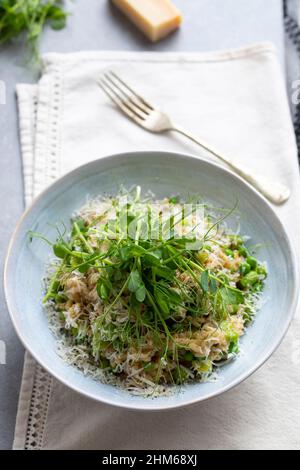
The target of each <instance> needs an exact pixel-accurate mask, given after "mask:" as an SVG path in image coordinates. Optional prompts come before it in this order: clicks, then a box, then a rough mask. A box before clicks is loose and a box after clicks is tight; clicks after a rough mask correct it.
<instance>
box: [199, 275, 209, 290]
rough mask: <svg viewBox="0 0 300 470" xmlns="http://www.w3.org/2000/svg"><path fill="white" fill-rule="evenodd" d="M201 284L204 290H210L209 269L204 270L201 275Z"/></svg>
mask: <svg viewBox="0 0 300 470" xmlns="http://www.w3.org/2000/svg"><path fill="white" fill-rule="evenodd" d="M200 285H201V287H202V289H203V290H204V292H208V291H209V274H208V271H203V273H202V274H201V276H200Z"/></svg>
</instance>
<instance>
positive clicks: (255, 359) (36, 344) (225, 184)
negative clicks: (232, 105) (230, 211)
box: [5, 152, 298, 410]
mask: <svg viewBox="0 0 300 470" xmlns="http://www.w3.org/2000/svg"><path fill="white" fill-rule="evenodd" d="M137 184H138V185H140V186H142V189H143V190H144V191H147V190H149V189H150V190H151V191H153V192H154V193H155V195H156V196H157V197H164V196H169V195H174V194H182V195H187V194H201V195H202V196H203V197H204V198H205V199H207V200H209V201H212V202H213V203H214V204H216V205H218V206H220V205H221V206H225V207H227V208H231V207H232V206H233V205H234V203H235V202H236V200H237V199H238V208H239V211H240V213H241V220H240V223H241V232H242V233H243V234H248V235H249V236H250V237H251V244H256V243H264V244H265V245H264V246H263V247H262V248H261V250H260V251H259V258H260V259H261V260H264V261H266V262H267V264H268V270H269V276H268V278H267V282H266V289H265V291H264V294H263V296H264V298H265V299H266V302H265V303H264V304H263V306H262V308H261V310H260V311H259V313H258V315H257V317H256V319H255V321H254V323H253V325H252V326H251V327H249V328H248V330H247V333H246V334H245V335H244V336H243V338H242V340H241V348H242V351H243V354H241V355H240V356H239V357H238V358H237V359H236V360H235V361H233V362H232V363H230V364H228V365H226V366H224V367H223V368H221V370H220V372H219V378H218V380H216V381H214V382H207V383H203V384H194V385H187V386H184V387H182V390H181V392H180V393H176V394H174V395H171V396H169V397H159V398H143V397H136V396H133V395H130V394H129V393H127V392H126V391H123V390H120V389H118V388H116V387H114V386H110V385H105V384H102V383H100V382H97V381H94V380H92V379H91V378H89V377H86V376H84V375H83V374H82V373H81V372H79V371H78V370H77V369H76V368H75V367H72V366H69V365H67V364H66V363H65V362H64V361H63V360H62V359H61V358H60V357H59V356H58V355H57V353H56V340H55V338H54V337H53V335H52V333H51V332H50V330H49V328H48V324H47V318H46V314H45V312H44V311H43V308H42V304H41V298H42V295H43V294H42V291H43V284H42V279H43V277H44V274H45V265H46V263H47V261H48V260H49V253H50V249H49V246H48V245H47V244H45V243H43V242H42V241H40V240H37V239H35V240H34V241H33V243H31V244H30V243H29V242H28V235H27V232H28V231H29V230H35V231H38V232H40V233H42V234H44V235H45V236H46V237H48V238H50V239H52V240H54V239H55V230H54V229H53V227H51V224H55V223H57V222H58V221H64V222H65V223H68V221H69V218H70V216H71V214H72V213H73V212H74V211H75V210H76V209H78V208H80V207H81V206H82V205H83V203H84V202H85V201H86V198H87V196H89V197H93V196H97V195H99V194H103V193H109V194H115V193H116V192H117V191H118V190H119V187H120V185H125V186H126V187H131V186H133V185H137ZM297 292H298V276H297V270H296V261H295V255H294V253H293V250H292V248H291V245H290V242H289V239H288V237H287V234H286V232H285V230H284V228H283V226H282V224H281V223H280V221H279V219H278V218H277V216H276V215H275V213H274V212H273V210H272V208H271V206H270V205H269V204H268V203H267V202H266V201H265V199H263V198H262V197H261V196H260V195H259V194H258V193H257V192H256V191H255V190H253V189H252V188H251V187H250V186H249V185H247V184H246V183H244V181H242V180H241V179H240V178H239V177H237V176H235V175H234V174H233V173H231V172H230V171H228V170H224V169H223V168H221V167H220V166H218V165H215V164H213V163H209V162H207V161H204V160H201V159H199V158H195V157H191V156H186V155H180V154H175V153H164V152H138V153H126V154H120V155H114V156H111V157H106V158H102V159H100V160H97V161H94V162H92V163H88V164H87V165H84V166H82V167H80V168H78V169H76V170H75V171H72V172H71V173H69V174H67V175H66V176H64V177H63V178H61V179H60V180H58V181H56V182H55V183H54V184H53V185H52V186H50V187H49V188H48V189H47V190H46V191H44V192H43V193H42V194H41V195H40V196H39V197H38V198H37V199H36V200H35V201H34V203H33V204H32V206H31V207H30V208H29V209H28V210H27V211H26V212H25V214H24V215H23V217H22V218H21V220H20V222H19V224H18V226H17V228H16V230H15V233H14V235H13V237H12V240H11V242H10V246H9V250H8V255H7V260H6V266H5V294H6V299H7V304H8V308H9V311H10V315H11V318H12V321H13V324H14V326H15V329H16V331H17V333H18V335H19V337H20V339H21V340H22V342H23V344H24V345H25V347H26V348H27V349H28V350H29V351H30V353H31V354H32V355H33V356H34V357H35V359H36V360H37V361H38V362H39V363H40V364H41V365H42V366H43V367H44V368H45V369H47V370H48V371H49V372H50V373H51V374H52V375H54V376H55V377H56V378H57V379H59V380H60V381H61V382H63V383H64V384H65V385H67V386H69V387H71V388H72V389H74V390H76V391H78V392H80V393H82V394H83V395H86V396H88V397H90V398H93V399H95V400H98V401H101V402H105V403H109V404H112V405H117V406H121V407H125V408H133V409H142V410H161V409H168V408H176V407H180V406H184V405H188V404H191V403H195V402H198V401H201V400H205V399H207V398H210V397H213V396H215V395H218V394H220V393H223V392H225V391H226V390H229V389H230V388H232V387H233V386H235V385H237V384H238V383H240V382H241V381H242V380H244V379H245V378H246V377H248V376H249V375H250V374H252V373H253V372H254V371H255V370H256V369H257V368H258V367H260V366H261V365H262V364H263V363H264V362H265V361H266V360H267V359H268V357H269V356H270V355H271V354H272V353H273V351H274V350H275V349H276V347H277V346H278V345H279V343H280V342H281V340H282V338H283V336H284V335H285V333H286V331H287V329H288V326H289V323H290V321H291V319H292V317H293V314H294V311H295V307H296V300H297Z"/></svg>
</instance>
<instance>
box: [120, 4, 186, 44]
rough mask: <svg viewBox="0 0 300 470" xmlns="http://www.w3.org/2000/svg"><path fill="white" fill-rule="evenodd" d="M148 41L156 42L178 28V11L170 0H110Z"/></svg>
mask: <svg viewBox="0 0 300 470" xmlns="http://www.w3.org/2000/svg"><path fill="white" fill-rule="evenodd" d="M112 2H113V4H114V5H116V7H118V8H119V9H120V10H121V11H122V12H123V13H124V14H125V15H126V16H127V17H128V18H129V19H130V20H131V21H132V23H134V24H135V25H136V26H137V27H138V28H139V29H140V30H141V31H142V32H143V33H144V34H145V35H146V36H147V37H148V38H149V39H150V41H153V42H155V41H158V40H159V39H161V38H163V37H165V36H167V35H168V34H169V33H170V32H171V31H173V30H174V29H176V28H178V26H179V25H180V23H181V13H180V11H179V10H178V9H177V8H176V7H175V6H174V5H173V4H172V3H171V2H170V0H112Z"/></svg>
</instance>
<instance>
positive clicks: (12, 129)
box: [0, 0, 284, 449]
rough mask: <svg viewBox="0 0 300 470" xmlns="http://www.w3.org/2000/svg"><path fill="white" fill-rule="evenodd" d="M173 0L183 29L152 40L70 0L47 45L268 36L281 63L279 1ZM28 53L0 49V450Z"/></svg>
mask: <svg viewBox="0 0 300 470" xmlns="http://www.w3.org/2000/svg"><path fill="white" fill-rule="evenodd" d="M174 3H175V4H176V5H177V6H178V7H179V8H180V9H181V10H182V12H183V15H184V22H183V25H182V28H181V30H180V31H179V32H177V33H175V34H173V35H171V36H170V37H169V38H167V39H165V40H164V41H162V42H160V43H158V44H155V45H152V44H149V43H148V42H147V41H146V40H145V39H144V38H143V36H142V35H141V34H140V33H139V32H138V31H136V30H134V29H133V28H132V27H131V25H130V24H129V22H127V21H125V20H124V19H123V17H122V16H121V15H120V14H119V12H117V11H116V10H115V8H113V7H112V6H111V5H110V3H109V1H108V0H76V1H75V2H72V3H70V4H69V10H70V11H72V12H73V14H72V16H70V18H69V21H68V27H67V28H66V29H65V30H63V31H59V32H54V31H51V30H50V29H48V30H47V31H45V34H44V36H43V40H42V44H41V48H42V51H56V52H57V51H59V52H70V51H78V50H92V49H93V50H97V49H98V50H156V51H178V50H180V51H204V50H217V49H223V48H228V47H240V46H243V45H246V44H250V43H253V42H258V41H261V40H269V41H272V42H273V43H274V44H275V45H276V47H277V49H278V52H279V56H280V59H281V61H282V64H283V63H284V59H283V58H284V31H283V22H282V2H281V0H268V1H266V0H251V1H250V2H249V1H248V0H226V1H225V2H224V0H188V1H187V0H174ZM23 54H24V51H23V50H22V49H21V48H20V47H19V46H18V45H15V44H14V45H10V46H9V47H5V48H4V49H1V50H0V81H1V82H2V84H3V83H4V84H5V87H6V104H0V203H1V206H2V216H1V231H0V263H1V283H0V305H1V315H0V341H1V346H2V347H3V345H5V348H6V363H5V364H1V363H0V449H9V448H11V446H12V441H13V434H14V426H15V419H16V412H17V401H18V395H19V389H20V382H21V374H22V365H23V356H24V350H23V347H22V345H21V344H20V341H19V340H18V338H17V337H16V334H15V332H14V330H13V327H12V324H11V321H10V319H9V316H8V312H7V308H6V305H5V299H4V293H3V288H2V271H3V269H2V266H3V263H4V257H5V252H6V249H7V245H8V241H9V238H10V235H11V233H12V230H13V228H14V226H15V224H16V221H17V219H18V217H19V216H20V214H21V213H22V210H23V186H22V163H21V155H20V147H19V141H18V119H17V105H16V99H15V85H16V83H20V82H26V83H31V82H34V81H36V79H37V76H38V75H37V72H36V71H33V70H29V69H28V68H26V67H24V65H23V62H24V57H23ZM220 80H221V77H220ZM16 288H17V286H16ZM2 359H4V358H2ZM0 362H4V361H3V360H2V361H0Z"/></svg>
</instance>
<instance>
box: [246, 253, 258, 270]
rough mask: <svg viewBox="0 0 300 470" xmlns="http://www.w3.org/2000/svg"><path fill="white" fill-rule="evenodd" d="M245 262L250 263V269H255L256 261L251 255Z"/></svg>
mask: <svg viewBox="0 0 300 470" xmlns="http://www.w3.org/2000/svg"><path fill="white" fill-rule="evenodd" d="M246 262H247V263H248V264H249V265H250V267H251V269H255V268H256V266H257V261H256V259H255V258H254V257H253V256H248V258H247V259H246Z"/></svg>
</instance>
